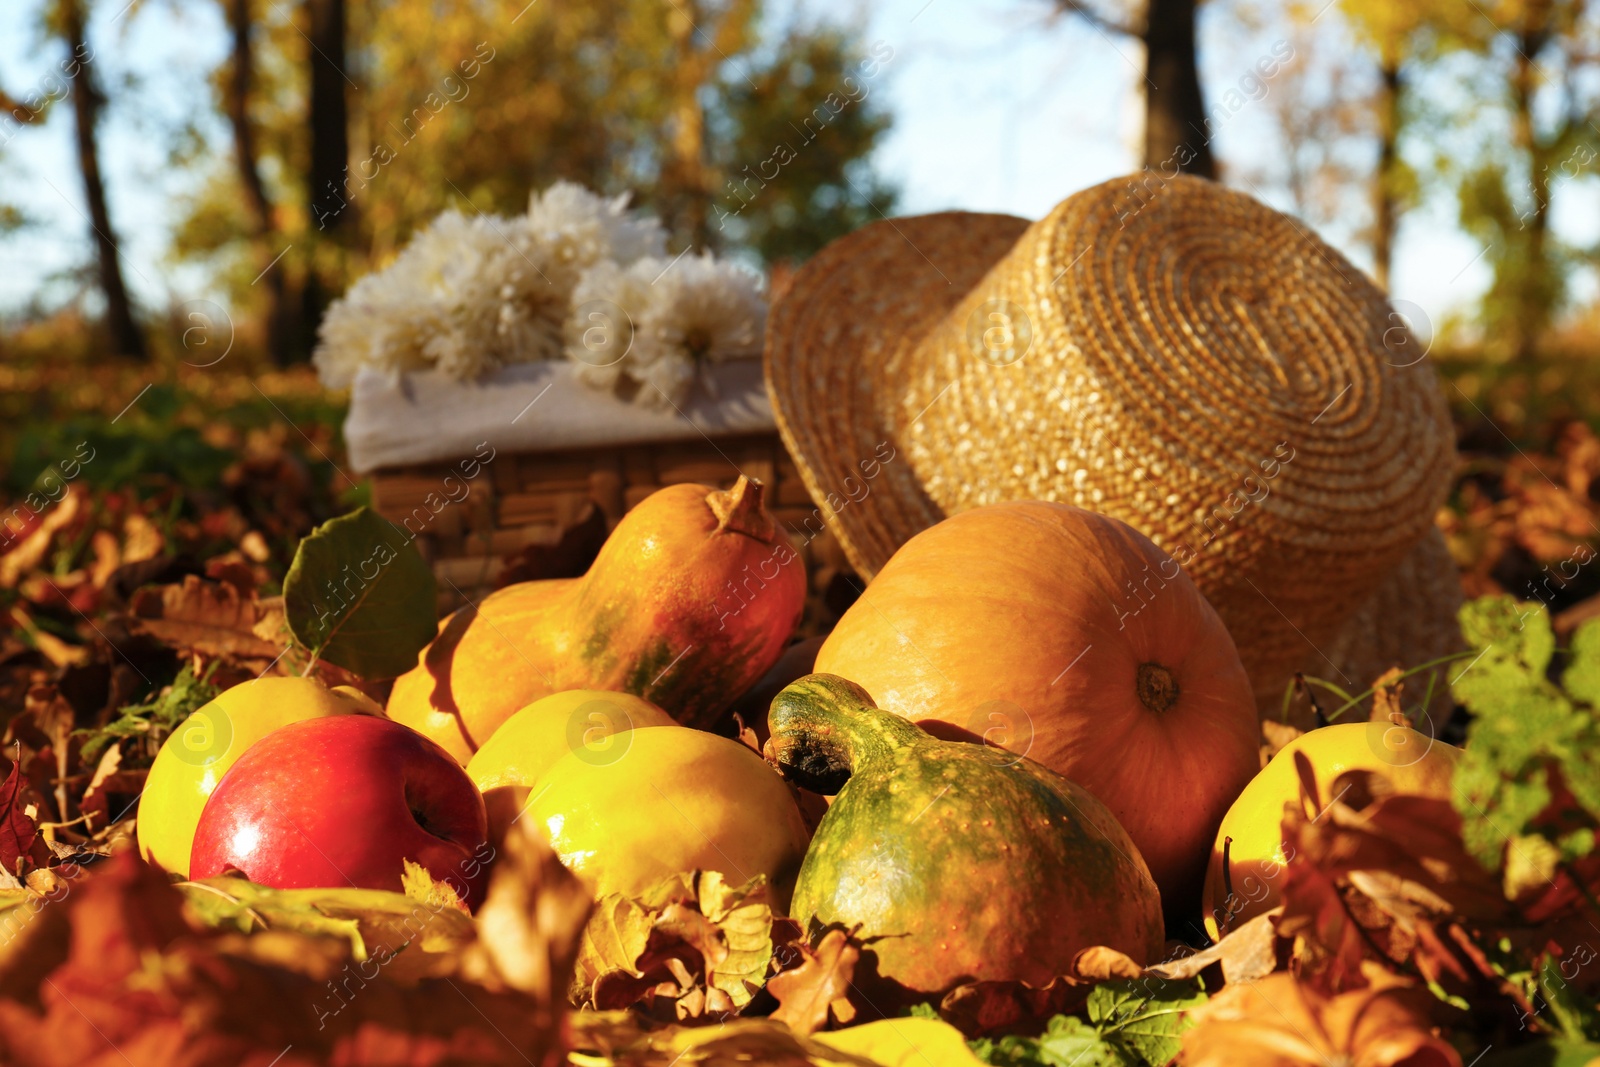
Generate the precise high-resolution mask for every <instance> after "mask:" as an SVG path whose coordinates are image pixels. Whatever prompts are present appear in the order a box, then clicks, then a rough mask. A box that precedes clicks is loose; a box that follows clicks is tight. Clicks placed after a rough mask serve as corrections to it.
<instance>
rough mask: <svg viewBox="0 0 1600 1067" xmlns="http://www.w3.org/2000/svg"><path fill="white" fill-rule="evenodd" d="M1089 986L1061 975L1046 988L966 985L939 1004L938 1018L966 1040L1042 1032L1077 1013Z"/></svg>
mask: <svg viewBox="0 0 1600 1067" xmlns="http://www.w3.org/2000/svg"><path fill="white" fill-rule="evenodd" d="M1092 988H1093V984H1092V983H1089V982H1083V981H1080V980H1078V979H1075V978H1070V977H1067V976H1065V975H1063V976H1061V977H1058V978H1056V979H1055V980H1054V981H1052V982H1051V983H1050V984H1049V985H1046V986H1041V987H1034V986H1031V985H1028V984H1027V983H1026V982H968V983H966V984H965V985H958V986H956V987H955V988H954V989H952V990H950V992H948V993H946V994H945V995H944V998H943V999H942V1000H940V1001H939V1017H940V1018H942V1019H944V1020H945V1021H946V1022H948V1023H950V1024H951V1025H952V1026H954V1027H956V1029H958V1030H960V1031H961V1032H962V1033H963V1034H966V1035H967V1036H968V1037H988V1036H991V1035H996V1034H1009V1033H1026V1032H1031V1031H1033V1030H1038V1029H1043V1027H1044V1024H1045V1023H1046V1022H1047V1021H1048V1020H1049V1019H1050V1018H1051V1017H1052V1016H1056V1015H1067V1014H1071V1013H1074V1012H1077V1011H1079V1010H1081V1009H1082V1008H1083V1006H1084V1003H1085V1002H1086V1001H1087V1000H1088V999H1089V990H1090V989H1092Z"/></svg>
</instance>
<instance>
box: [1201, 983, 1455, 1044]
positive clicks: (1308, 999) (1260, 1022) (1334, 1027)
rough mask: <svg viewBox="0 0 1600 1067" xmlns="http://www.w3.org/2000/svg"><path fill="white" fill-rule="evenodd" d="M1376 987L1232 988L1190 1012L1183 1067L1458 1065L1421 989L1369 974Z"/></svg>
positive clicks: (1297, 985) (1243, 985)
mask: <svg viewBox="0 0 1600 1067" xmlns="http://www.w3.org/2000/svg"><path fill="white" fill-rule="evenodd" d="M1369 975H1370V978H1371V981H1372V984H1371V985H1369V986H1368V987H1366V988H1364V989H1358V990H1355V991H1353V992H1349V993H1342V994H1339V995H1338V996H1334V997H1325V996H1323V995H1322V994H1320V993H1318V992H1317V991H1316V990H1315V989H1313V988H1311V987H1310V986H1309V985H1306V984H1305V983H1303V982H1300V981H1298V980H1297V979H1295V978H1293V977H1292V976H1290V975H1287V974H1274V975H1269V976H1267V977H1266V978H1263V979H1261V980H1260V981H1256V982H1243V983H1240V984H1237V985H1231V986H1229V987H1228V988H1227V989H1225V990H1223V991H1222V992H1220V993H1218V994H1217V995H1216V996H1215V997H1213V998H1212V999H1211V1000H1210V1001H1209V1002H1207V1003H1206V1004H1204V1005H1201V1006H1200V1007H1197V1008H1195V1009H1194V1010H1193V1011H1192V1012H1191V1013H1190V1016H1189V1018H1190V1020H1191V1022H1192V1024H1193V1028H1192V1029H1191V1030H1189V1032H1188V1033H1186V1034H1184V1036H1183V1057H1182V1062H1183V1064H1184V1067H1326V1065H1327V1064H1330V1063H1347V1064H1358V1065H1360V1067H1399V1065H1400V1064H1404V1065H1405V1067H1461V1056H1460V1054H1459V1053H1457V1052H1456V1050H1455V1049H1454V1048H1452V1047H1451V1046H1450V1044H1449V1043H1448V1042H1446V1041H1445V1040H1444V1039H1443V1038H1441V1037H1440V1036H1439V1035H1438V1034H1437V1033H1436V1031H1435V1024H1434V1020H1433V1018H1432V1011H1433V1010H1434V1007H1435V1006H1436V1005H1437V1004H1438V1002H1437V1001H1436V1000H1434V999H1433V997H1432V996H1431V995H1430V994H1429V993H1428V992H1427V991H1426V990H1424V989H1420V988H1417V987H1415V986H1412V985H1410V984H1409V983H1407V982H1404V981H1401V980H1399V979H1397V978H1393V977H1390V976H1388V975H1386V974H1382V973H1380V972H1375V971H1372V970H1371V969H1370V968H1369Z"/></svg>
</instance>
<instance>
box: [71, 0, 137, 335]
mask: <svg viewBox="0 0 1600 1067" xmlns="http://www.w3.org/2000/svg"><path fill="white" fill-rule="evenodd" d="M46 18H47V21H48V23H49V25H50V28H51V29H52V30H54V31H55V33H56V34H57V35H58V36H60V38H61V40H62V42H63V43H65V44H66V46H67V56H68V58H67V61H66V63H65V64H64V66H63V70H64V72H66V73H67V76H68V77H69V78H70V79H71V81H72V117H73V120H74V126H75V132H76V142H77V150H78V171H79V173H80V174H81V175H82V177H83V198H84V203H85V206H86V207H87V208H88V210H89V229H90V230H91V231H92V232H91V234H90V236H91V238H92V240H93V241H94V246H95V258H96V262H97V264H98V267H99V281H100V290H101V292H102V293H104V294H105V300H106V329H107V332H108V333H109V335H110V340H111V343H112V345H113V346H114V351H115V352H116V353H117V354H118V355H121V356H125V357H128V358H130V359H138V360H144V359H148V358H149V356H150V353H149V350H148V349H147V348H146V347H145V339H144V334H143V333H142V332H141V331H140V329H139V325H138V323H137V322H135V321H134V317H133V302H132V301H131V300H130V298H129V296H128V287H127V284H126V283H125V282H124V280H123V277H122V263H121V260H120V259H119V258H118V255H117V240H116V231H115V230H113V229H112V226H111V213H110V211H109V210H108V209H107V207H106V186H105V179H104V178H103V177H102V176H101V172H100V145H99V129H100V110H101V108H102V107H104V106H105V97H104V95H103V94H102V93H101V90H100V86H99V85H98V83H97V81H96V79H95V77H94V67H93V61H94V53H93V52H92V51H91V50H90V48H89V43H88V21H89V12H88V0H55V2H54V3H53V4H52V5H51V7H50V8H49V9H48V12H47V16H46Z"/></svg>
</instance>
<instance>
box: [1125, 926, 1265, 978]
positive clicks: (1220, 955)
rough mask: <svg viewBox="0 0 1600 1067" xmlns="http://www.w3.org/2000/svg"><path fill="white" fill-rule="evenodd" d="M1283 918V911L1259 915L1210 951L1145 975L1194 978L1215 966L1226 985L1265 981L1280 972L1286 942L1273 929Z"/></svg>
mask: <svg viewBox="0 0 1600 1067" xmlns="http://www.w3.org/2000/svg"><path fill="white" fill-rule="evenodd" d="M1281 914H1282V909H1281V908H1274V909H1272V910H1271V911H1269V912H1267V913H1266V914H1264V915H1257V916H1256V917H1255V918H1253V919H1251V920H1250V921H1248V922H1246V923H1244V924H1242V925H1240V926H1238V927H1236V928H1235V929H1233V930H1231V931H1229V932H1228V935H1227V936H1226V937H1224V938H1223V939H1222V940H1221V941H1218V942H1217V943H1216V944H1215V945H1212V946H1211V947H1210V948H1207V949H1202V950H1201V951H1199V952H1196V953H1195V954H1194V955H1192V956H1185V957H1183V958H1182V959H1176V960H1170V961H1168V962H1166V963H1160V964H1157V965H1155V966H1154V967H1148V968H1146V969H1145V973H1146V974H1150V975H1154V976H1155V977H1157V978H1194V977H1196V976H1197V975H1199V973H1200V972H1201V971H1203V970H1205V969H1206V968H1207V967H1210V966H1211V965H1212V964H1214V963H1215V964H1220V965H1221V967H1222V978H1223V981H1224V982H1227V983H1228V984H1230V985H1231V984H1233V983H1234V982H1253V981H1255V980H1256V979H1257V978H1265V977H1266V976H1267V975H1269V974H1271V973H1272V972H1273V971H1275V970H1277V969H1278V962H1279V957H1280V956H1281V955H1284V951H1283V950H1284V949H1285V948H1286V946H1285V945H1284V940H1285V939H1284V938H1283V937H1281V936H1280V935H1279V934H1278V931H1277V929H1276V928H1275V926H1274V922H1275V920H1276V919H1277V918H1278V916H1279V915H1281Z"/></svg>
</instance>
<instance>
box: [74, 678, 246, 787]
mask: <svg viewBox="0 0 1600 1067" xmlns="http://www.w3.org/2000/svg"><path fill="white" fill-rule="evenodd" d="M214 669H216V664H215V663H210V664H208V665H207V666H206V669H205V673H203V674H201V675H198V676H196V675H195V673H194V671H193V670H191V669H190V667H189V666H188V665H187V664H185V665H184V667H183V669H182V670H180V671H179V672H178V676H177V677H176V678H174V679H173V680H172V685H170V686H168V687H167V689H166V691H165V692H163V693H161V694H160V695H159V696H157V697H156V698H155V699H154V700H151V701H150V702H149V703H147V704H129V705H127V706H125V707H123V709H122V710H121V712H120V713H119V714H118V715H117V717H116V718H115V719H112V720H111V721H110V722H108V723H106V725H104V726H100V727H96V728H94V729H88V730H74V731H73V734H74V736H76V737H82V738H84V742H83V747H82V749H81V750H80V751H81V752H82V757H81V758H82V760H83V762H84V763H93V762H94V761H95V759H96V758H97V757H98V756H99V755H100V752H101V751H102V750H103V749H104V748H105V747H106V746H107V745H109V744H112V743H113V742H116V741H120V740H122V739H123V738H125V737H142V738H144V739H145V747H146V750H147V751H148V752H150V753H151V754H152V755H153V754H154V753H155V752H156V751H158V750H159V749H160V748H161V742H162V741H164V740H166V737H167V735H168V734H170V733H171V732H172V731H173V730H174V729H176V728H177V726H178V724H179V723H181V722H183V721H184V720H185V719H187V718H188V717H189V716H190V715H193V714H194V713H195V712H196V711H199V710H200V709H201V708H203V707H205V706H206V705H207V704H209V703H211V702H212V701H213V700H215V699H216V698H217V696H218V694H220V693H221V692H222V690H220V689H218V688H217V687H216V686H214V685H212V684H211V672H212V671H213V670H214Z"/></svg>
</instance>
